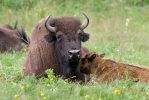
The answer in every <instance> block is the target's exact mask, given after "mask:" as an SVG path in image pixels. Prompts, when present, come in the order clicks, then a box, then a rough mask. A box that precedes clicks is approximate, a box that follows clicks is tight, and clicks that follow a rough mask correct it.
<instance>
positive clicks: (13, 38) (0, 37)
mask: <svg viewBox="0 0 149 100" xmlns="http://www.w3.org/2000/svg"><path fill="white" fill-rule="evenodd" d="M16 25H17V24H16ZM16 25H15V28H16ZM24 44H25V45H26V46H28V45H29V38H28V37H27V35H26V33H25V31H24V29H23V28H22V29H14V28H12V27H11V26H10V25H8V24H5V25H3V26H0V52H1V53H3V52H5V51H12V50H17V51H20V50H22V48H23V47H24V46H25V45H24Z"/></svg>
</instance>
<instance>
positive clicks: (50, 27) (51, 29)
mask: <svg viewBox="0 0 149 100" xmlns="http://www.w3.org/2000/svg"><path fill="white" fill-rule="evenodd" d="M50 16H51V15H49V16H47V18H46V20H45V27H46V28H47V30H49V31H51V32H54V33H55V32H56V29H55V27H52V26H50V25H49V24H48V19H49V18H50Z"/></svg>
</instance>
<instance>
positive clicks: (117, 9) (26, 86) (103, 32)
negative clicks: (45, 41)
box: [0, 0, 149, 100]
mask: <svg viewBox="0 0 149 100" xmlns="http://www.w3.org/2000/svg"><path fill="white" fill-rule="evenodd" d="M148 9H149V1H148V0H90V1H89V0H76V1H74V0H69V1H67V0H62V1H61V0H48V1H47V0H38V2H37V0H1V1H0V15H1V16H0V25H2V24H5V23H9V24H11V25H12V26H13V25H14V23H15V21H16V20H18V23H19V28H20V27H21V25H22V26H25V29H26V32H27V34H28V35H29V36H30V35H31V31H32V29H33V27H34V26H35V25H36V23H37V22H38V21H39V20H40V19H42V18H44V17H46V16H47V15H49V14H52V17H61V16H77V17H79V18H80V19H81V21H82V22H83V21H84V17H83V15H82V14H81V11H84V12H85V13H86V14H87V15H88V17H89V19H90V24H89V26H88V27H87V28H86V29H85V32H87V33H89V34H90V39H89V41H87V42H85V43H83V44H82V45H84V46H86V47H87V48H89V49H90V51H96V52H98V53H104V52H105V53H106V56H105V58H110V59H113V60H115V61H119V62H124V63H128V64H134V65H145V66H149V11H148ZM26 54H27V51H24V52H13V53H5V54H0V89H1V90H0V100H19V99H20V100H149V84H148V83H141V82H138V83H134V82H133V81H131V80H130V79H126V80H116V81H113V82H112V83H110V84H98V83H96V82H94V81H92V82H91V83H88V84H84V85H80V84H77V83H68V82H67V80H65V81H64V80H62V79H60V78H57V77H54V76H53V73H52V72H51V71H49V72H48V73H49V75H50V78H49V79H40V80H36V79H35V77H34V76H28V77H25V78H24V79H22V80H20V79H19V77H18V76H20V75H21V71H22V65H23V62H24V59H25V57H26Z"/></svg>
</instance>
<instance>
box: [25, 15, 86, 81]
mask: <svg viewBox="0 0 149 100" xmlns="http://www.w3.org/2000/svg"><path fill="white" fill-rule="evenodd" d="M82 13H83V12H82ZM83 15H84V16H85V18H86V20H85V22H84V23H83V24H81V21H80V20H79V19H78V18H76V17H60V18H51V15H49V16H48V17H47V18H44V19H42V20H40V21H39V22H38V23H37V24H36V26H35V27H34V29H33V31H32V34H31V40H30V46H29V51H28V55H27V57H26V60H25V62H24V66H23V67H26V68H25V69H26V70H24V74H25V75H32V74H33V73H34V74H35V76H36V77H37V78H38V77H42V76H46V72H45V71H46V70H47V69H49V68H51V69H53V70H54V73H55V74H56V75H60V76H62V77H63V78H64V79H71V78H72V77H76V78H81V79H82V78H84V76H83V75H82V74H81V73H80V67H79V65H80V57H81V56H82V51H81V49H83V48H81V41H82V42H85V41H87V40H88V39H89V34H87V33H85V32H84V31H83V30H84V29H85V28H86V27H87V26H88V24H89V19H88V17H87V15H86V14H85V13H83ZM83 51H84V52H86V50H85V49H83Z"/></svg>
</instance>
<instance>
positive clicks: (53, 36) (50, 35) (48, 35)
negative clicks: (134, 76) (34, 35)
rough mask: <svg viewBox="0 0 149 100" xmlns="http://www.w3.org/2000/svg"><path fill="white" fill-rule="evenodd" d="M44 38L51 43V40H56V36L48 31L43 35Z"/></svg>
mask: <svg viewBox="0 0 149 100" xmlns="http://www.w3.org/2000/svg"><path fill="white" fill-rule="evenodd" d="M44 38H45V39H46V41H47V42H49V43H51V42H53V41H55V40H56V36H55V34H54V33H49V34H47V35H45V36H44Z"/></svg>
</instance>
